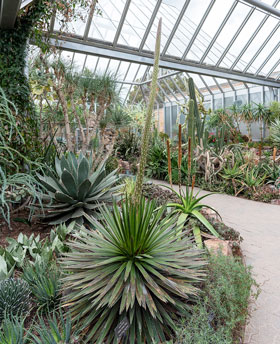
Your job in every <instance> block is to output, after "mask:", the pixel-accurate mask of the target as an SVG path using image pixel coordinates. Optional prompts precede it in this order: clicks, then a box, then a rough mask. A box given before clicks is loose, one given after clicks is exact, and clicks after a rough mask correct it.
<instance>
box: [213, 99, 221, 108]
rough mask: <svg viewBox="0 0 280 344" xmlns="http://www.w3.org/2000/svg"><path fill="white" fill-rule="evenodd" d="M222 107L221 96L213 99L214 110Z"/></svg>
mask: <svg viewBox="0 0 280 344" xmlns="http://www.w3.org/2000/svg"><path fill="white" fill-rule="evenodd" d="M222 107H223V101H222V98H217V99H214V110H218V109H221V108H222Z"/></svg>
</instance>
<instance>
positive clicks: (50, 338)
mask: <svg viewBox="0 0 280 344" xmlns="http://www.w3.org/2000/svg"><path fill="white" fill-rule="evenodd" d="M34 330H35V331H36V333H37V334H36V335H35V334H32V335H31V339H30V343H32V344H64V343H65V344H82V343H83V342H82V340H81V339H80V331H79V329H77V328H76V329H74V324H73V322H72V321H71V317H70V315H69V314H67V315H66V316H63V314H62V312H61V311H60V312H59V313H58V314H56V313H55V312H53V313H52V314H48V316H47V318H46V319H45V320H44V319H43V318H42V317H39V321H38V324H36V325H35V326H34Z"/></svg>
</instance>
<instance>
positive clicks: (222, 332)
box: [173, 255, 258, 344]
mask: <svg viewBox="0 0 280 344" xmlns="http://www.w3.org/2000/svg"><path fill="white" fill-rule="evenodd" d="M252 287H257V290H258V286H257V284H256V282H255V281H254V279H253V278H252V275H251V271H250V269H249V268H247V267H246V266H244V265H243V264H242V262H240V261H239V260H236V259H235V258H233V257H225V256H222V255H219V256H211V257H210V262H209V266H208V278H207V279H206V281H205V286H204V295H203V296H202V297H201V300H200V302H199V303H198V304H197V305H195V306H194V307H193V310H192V315H191V316H190V317H189V318H185V319H182V320H181V322H180V323H179V324H178V326H177V331H176V338H175V339H174V341H173V343H178V344H179V343H180V344H235V343H240V337H241V336H240V334H241V332H242V327H243V326H244V325H245V321H246V318H247V316H248V305H249V298H250V295H252V292H251V288H252ZM253 296H255V297H257V294H253Z"/></svg>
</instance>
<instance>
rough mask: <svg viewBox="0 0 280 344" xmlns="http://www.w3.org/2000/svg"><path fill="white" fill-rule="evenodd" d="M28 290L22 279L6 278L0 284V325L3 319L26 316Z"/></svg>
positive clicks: (28, 300) (28, 306) (28, 301)
mask: <svg viewBox="0 0 280 344" xmlns="http://www.w3.org/2000/svg"><path fill="white" fill-rule="evenodd" d="M30 294H31V292H30V289H29V286H28V284H27V282H25V281H24V280H22V279H16V278H8V279H5V280H3V281H1V282H0V323H1V322H2V320H3V319H4V318H6V317H7V318H10V317H13V316H16V315H22V314H24V315H25V314H26V312H27V311H28V310H29V308H30Z"/></svg>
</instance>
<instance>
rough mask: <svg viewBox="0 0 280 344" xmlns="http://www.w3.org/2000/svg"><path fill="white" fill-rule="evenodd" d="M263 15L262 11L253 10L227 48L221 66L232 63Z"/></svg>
mask: <svg viewBox="0 0 280 344" xmlns="http://www.w3.org/2000/svg"><path fill="white" fill-rule="evenodd" d="M264 17H265V14H264V13H262V12H260V11H254V13H253V14H252V15H251V17H250V18H249V20H248V21H247V23H246V24H245V26H244V27H243V29H242V31H241V32H240V34H239V35H238V37H237V38H236V40H235V42H234V43H233V45H232V46H231V48H230V49H229V51H228V53H227V54H226V56H225V57H224V59H223V61H222V63H221V64H220V66H221V67H228V66H229V65H230V66H231V65H232V63H233V61H234V60H235V58H236V57H237V56H238V55H239V54H240V52H241V51H242V49H243V48H244V46H245V45H246V43H247V42H248V40H249V39H250V37H251V36H252V35H253V34H254V32H255V30H256V29H257V27H258V25H259V24H260V22H261V21H262V20H263V18H264ZM241 59H242V58H241Z"/></svg>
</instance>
